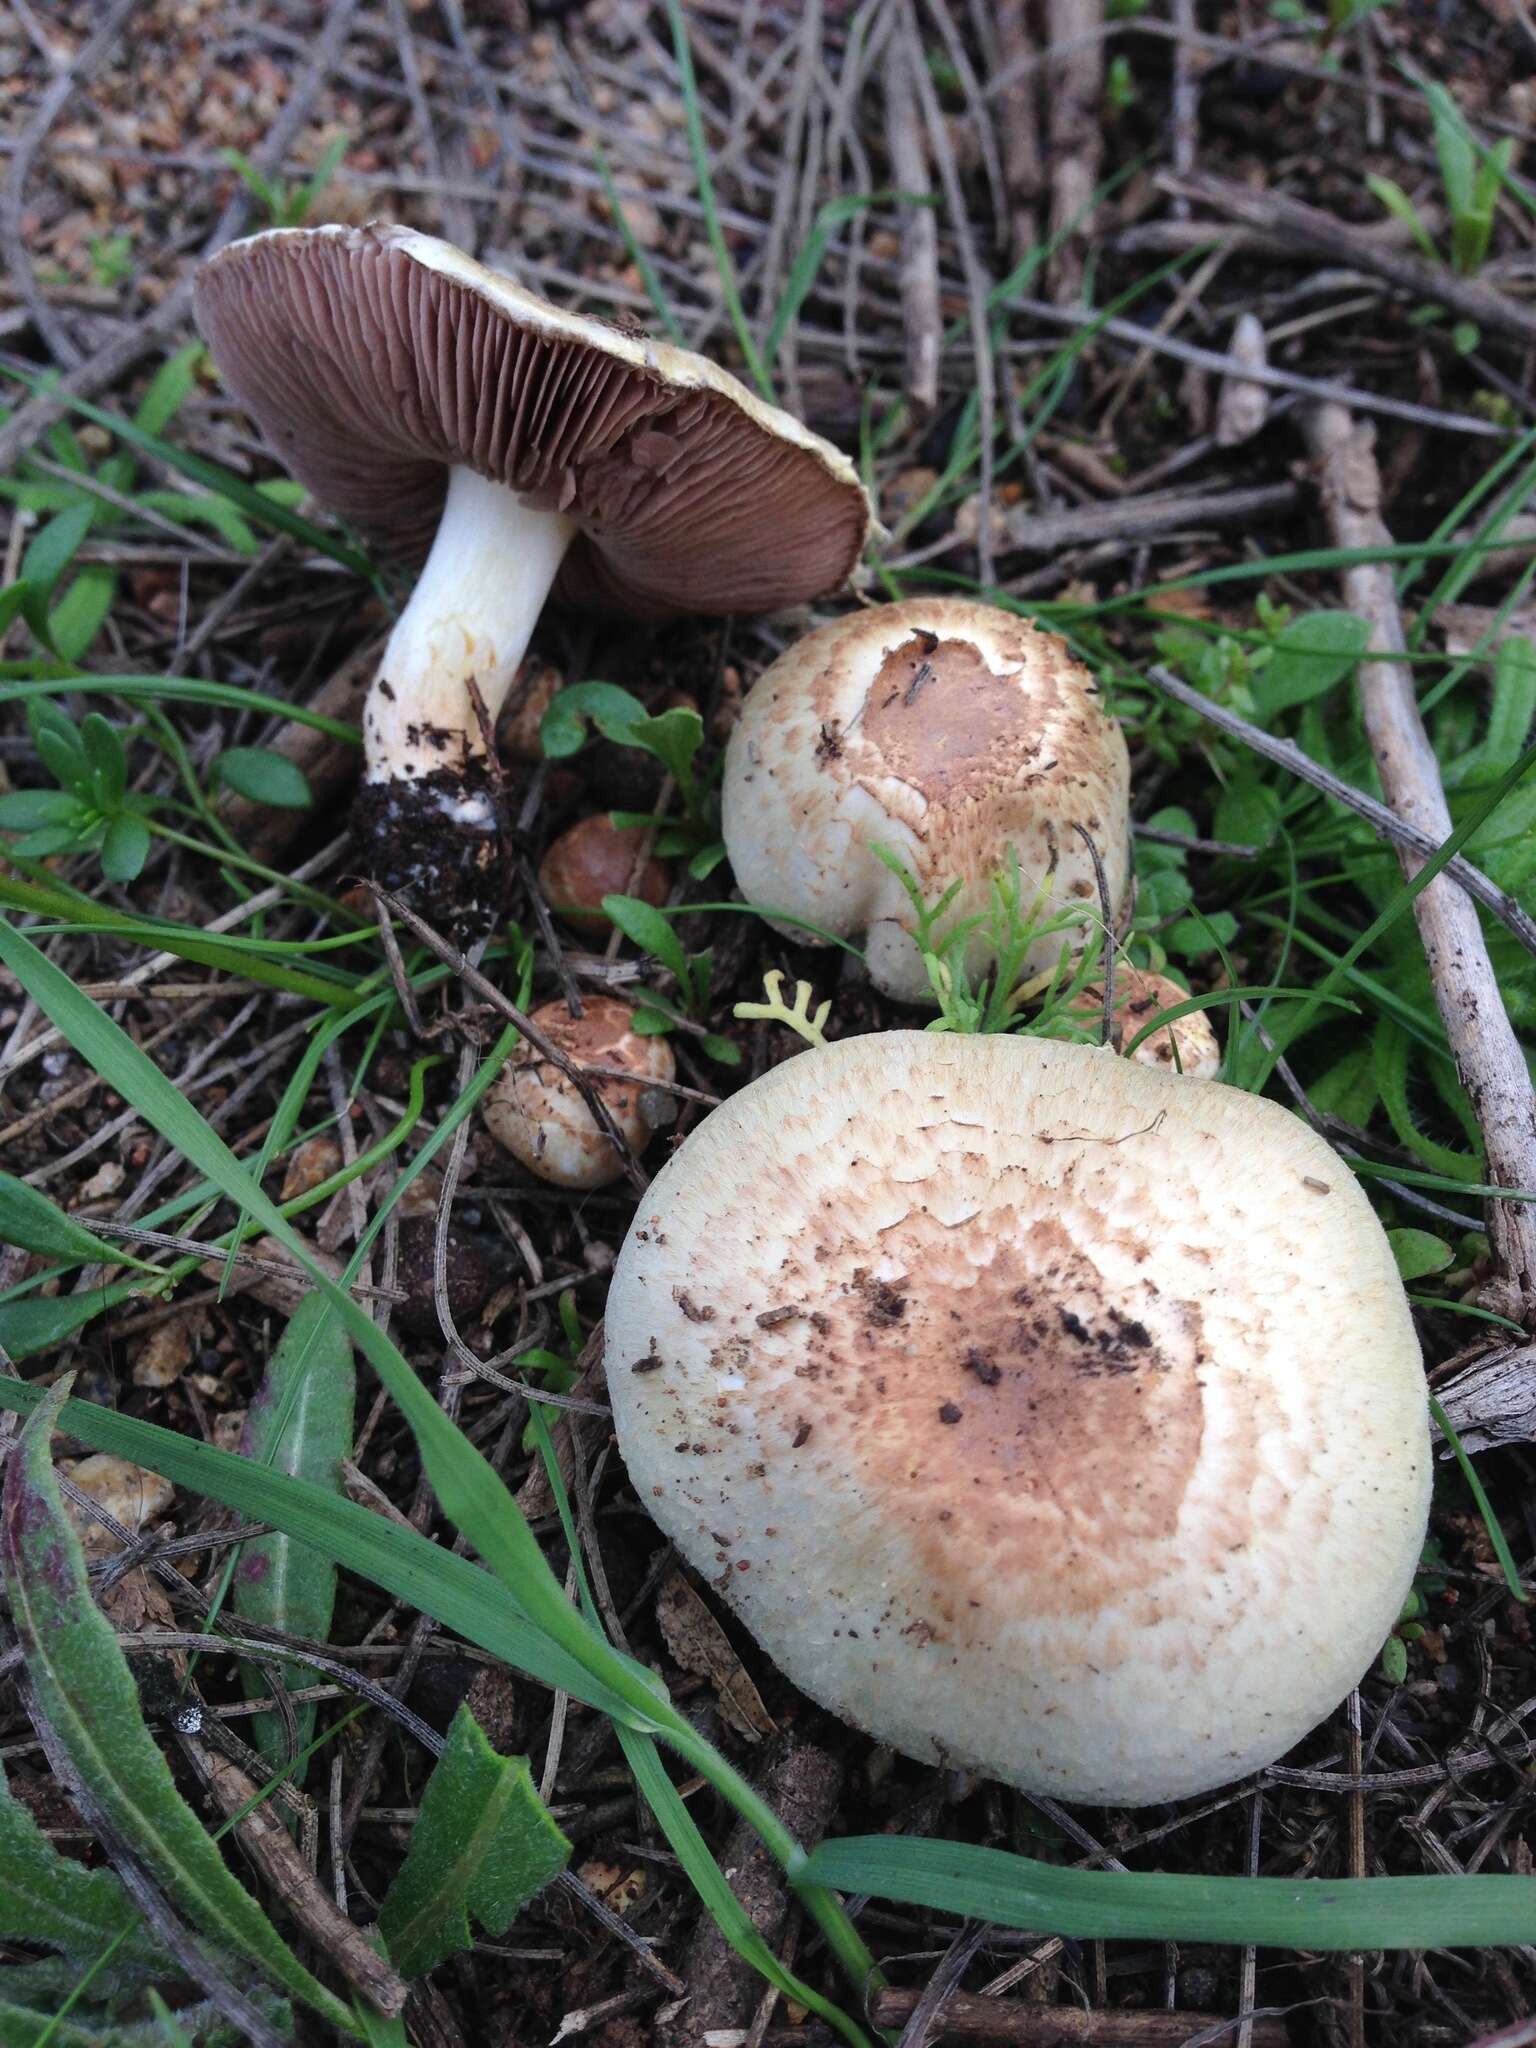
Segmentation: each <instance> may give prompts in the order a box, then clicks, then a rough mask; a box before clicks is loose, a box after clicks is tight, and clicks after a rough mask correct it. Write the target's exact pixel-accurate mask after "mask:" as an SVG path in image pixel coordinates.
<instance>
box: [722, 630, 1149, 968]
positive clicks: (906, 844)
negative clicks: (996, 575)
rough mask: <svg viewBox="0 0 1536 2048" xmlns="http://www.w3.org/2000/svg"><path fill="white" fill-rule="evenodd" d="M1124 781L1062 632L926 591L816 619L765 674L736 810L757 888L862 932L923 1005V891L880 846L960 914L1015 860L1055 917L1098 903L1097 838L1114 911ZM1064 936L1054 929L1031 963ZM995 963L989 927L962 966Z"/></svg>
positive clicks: (728, 793)
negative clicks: (919, 932) (821, 622)
mask: <svg viewBox="0 0 1536 2048" xmlns="http://www.w3.org/2000/svg"><path fill="white" fill-rule="evenodd" d="M1129 786H1130V770H1129V765H1128V761H1127V756H1126V750H1125V741H1124V738H1123V737H1122V735H1121V732H1120V728H1119V726H1118V725H1117V724H1116V722H1115V720H1114V719H1113V718H1112V717H1110V716H1109V714H1108V713H1107V712H1106V711H1105V709H1104V707H1103V704H1102V703H1101V702H1100V699H1099V694H1098V686H1097V684H1096V683H1095V681H1094V679H1093V677H1092V675H1091V674H1090V673H1089V672H1088V670H1087V669H1085V668H1084V667H1083V666H1082V665H1081V663H1079V662H1078V661H1076V660H1075V659H1074V658H1073V656H1072V655H1071V653H1070V652H1069V651H1068V649H1067V646H1066V644H1065V642H1064V641H1062V640H1060V639H1058V638H1057V637H1056V635H1055V634H1052V633H1046V632H1042V631H1041V629H1040V628H1039V627H1038V626H1034V625H1031V624H1030V623H1029V622H1028V621H1027V620H1025V619H1021V618H1017V617H1015V616H1014V614H1013V613H1011V612H1004V611H999V610H998V609H997V608H996V607H994V606H991V605H984V604H976V603H973V602H971V601H970V600H969V599H963V598H913V599H910V600H908V601H906V602H904V603H902V604H893V605H880V606H877V607H874V608H872V609H870V610H867V611H862V612H855V613H853V614H852V615H851V616H850V617H848V618H842V619H837V620H835V621H834V622H833V623H832V624H831V625H827V626H822V627H819V628H818V629H817V630H816V631H815V632H813V633H809V634H807V635H806V637H805V638H804V639H803V640H799V641H797V642H796V643H795V645H794V646H792V647H790V648H789V649H788V650H787V651H786V652H785V653H783V654H781V655H780V656H779V658H778V660H777V661H775V662H774V663H773V664H772V666H771V667H770V668H768V669H767V670H765V671H764V673H763V674H762V676H761V677H759V679H758V681H757V683H756V684H755V685H754V687H753V689H752V690H751V692H750V693H749V695H748V697H747V700H746V703H745V705H744V707H743V709H742V714H741V718H740V721H739V723H738V724H737V726H736V729H735V731H734V732H733V733H732V735H731V739H730V744H729V746H728V747H727V749H726V757H725V783H724V792H723V810H722V816H723V824H724V832H725V843H726V847H727V850H728V852H729V854H730V858H731V865H732V867H733V869H734V870H735V874H736V880H737V881H738V883H739V884H740V885H741V888H742V891H743V893H744V894H745V895H746V897H747V899H748V901H749V902H751V903H754V904H756V905H757V906H758V907H759V908H760V909H762V910H764V911H766V912H768V913H770V914H771V913H773V912H778V913H780V914H781V915H783V916H785V917H788V918H795V919H800V920H803V921H804V923H805V924H810V925H817V926H820V927H821V928H822V929H823V930H825V931H830V932H833V933H835V934H836V935H837V936H838V937H840V938H854V937H856V936H858V935H859V934H863V936H864V940H865V950H866V958H867V960H868V963H869V971H870V974H871V975H872V977H873V978H874V980H875V982H876V984H877V985H878V986H879V987H880V988H881V989H883V990H884V991H885V993H886V994H887V995H891V996H895V997H897V998H899V999H900V1000H902V1001H906V1002H919V1001H923V1000H925V999H926V998H927V997H928V995H929V987H928V980H927V975H926V972H925V969H924V966H923V961H922V956H921V954H920V953H919V951H918V948H917V945H916V944H915V942H914V940H913V937H912V932H913V927H914V923H915V916H914V911H913V907H912V903H911V901H910V899H909V897H908V895H907V893H906V891H905V890H904V889H903V888H902V885H901V880H900V878H899V876H897V875H896V874H893V873H892V871H891V869H890V868H889V867H888V866H887V865H886V864H885V862H884V861H883V860H882V859H881V858H880V855H879V854H878V853H877V851H876V849H877V847H882V846H883V847H886V848H888V849H889V850H890V851H891V852H892V853H894V854H895V855H896V856H897V857H898V858H899V859H900V861H901V862H902V863H903V864H904V866H905V867H906V869H907V871H908V872H909V873H910V875H911V876H912V878H913V880H914V881H915V882H916V883H917V885H918V887H919V889H920V891H921V893H922V895H923V897H924V898H925V900H929V901H931V900H933V899H936V898H937V897H939V896H940V895H942V893H943V892H944V891H945V890H946V889H947V888H948V887H949V885H950V884H951V883H953V882H958V883H960V884H961V885H962V886H961V889H960V892H959V895H958V896H957V897H956V899H955V902H954V904H953V907H952V910H951V913H950V916H951V920H958V919H960V918H963V917H966V916H969V915H971V914H973V913H976V912H979V911H982V910H984V909H985V908H986V906H987V901H988V892H989V888H990V884H991V880H992V877H993V876H994V875H996V874H998V873H999V872H1001V871H1003V870H1004V869H1006V867H1007V865H1008V863H1009V861H1010V858H1013V859H1016V860H1017V862H1018V868H1019V874H1020V879H1021V881H1022V883H1023V888H1024V900H1025V902H1026V904H1027V903H1029V902H1030V901H1031V900H1032V899H1033V897H1034V896H1035V894H1036V892H1037V891H1038V892H1039V895H1040V908H1041V914H1042V917H1044V916H1047V915H1049V914H1050V913H1052V912H1054V911H1058V910H1061V909H1063V908H1064V907H1065V906H1067V905H1069V904H1071V903H1074V902H1087V903H1091V904H1094V905H1097V902H1098V886H1097V878H1096V875H1095V871H1094V866H1093V852H1092V851H1091V850H1090V848H1089V846H1088V844H1087V841H1086V839H1085V838H1084V836H1083V835H1084V834H1086V835H1087V836H1088V838H1091V839H1092V841H1093V845H1094V847H1095V848H1096V849H1097V852H1098V855H1099V858H1100V860H1101V862H1102V864H1103V868H1104V874H1105V879H1106V883H1107V886H1108V890H1109V895H1110V901H1111V905H1112V907H1118V905H1119V903H1120V900H1121V898H1122V896H1123V895H1124V892H1125V885H1126V878H1127V875H1128V872H1129V863H1130V817H1129ZM1079 828H1080V829H1079ZM796 936H797V937H799V938H801V939H802V940H808V939H810V936H811V935H810V934H808V933H807V932H805V931H804V930H803V929H801V930H799V931H798V932H797V934H796ZM812 942H814V941H812ZM1061 943H1062V941H1061V937H1060V934H1059V933H1058V934H1056V935H1055V936H1049V935H1042V937H1041V939H1040V940H1039V941H1038V942H1037V944H1036V945H1035V946H1034V947H1033V948H1031V951H1030V954H1029V956H1028V958H1027V959H1026V961H1025V962H1024V966H1025V968H1026V970H1027V969H1030V968H1040V967H1045V966H1048V965H1049V964H1050V962H1051V960H1052V959H1054V958H1055V957H1056V954H1057V953H1058V952H1059V949H1060V946H1061ZM986 959H987V954H986V944H985V940H984V939H982V938H981V937H979V936H978V937H977V938H976V939H975V940H974V941H973V943H972V946H971V949H970V958H969V960H968V963H967V964H968V965H969V966H970V967H971V968H972V970H973V971H980V970H981V969H982V968H983V967H984V966H985V965H986Z"/></svg>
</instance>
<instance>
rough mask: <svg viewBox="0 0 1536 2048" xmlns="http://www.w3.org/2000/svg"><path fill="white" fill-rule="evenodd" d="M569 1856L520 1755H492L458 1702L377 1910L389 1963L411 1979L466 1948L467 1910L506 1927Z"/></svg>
mask: <svg viewBox="0 0 1536 2048" xmlns="http://www.w3.org/2000/svg"><path fill="white" fill-rule="evenodd" d="M570 1855H571V1845H570V1843H569V1842H568V1841H567V1840H566V1839H565V1836H564V1835H562V1834H561V1832H560V1830H559V1828H557V1827H556V1826H555V1823H554V1821H553V1820H552V1819H551V1818H550V1814H549V1809H548V1807H547V1806H546V1805H545V1804H544V1802H543V1800H542V1799H540V1797H539V1795H538V1793H537V1792H536V1791H535V1790H534V1785H533V1777H532V1774H531V1773H530V1771H529V1769H528V1759H527V1758H526V1757H521V1756H520V1757H506V1756H498V1755H497V1753H496V1751H495V1750H494V1749H492V1747H491V1745H490V1743H489V1742H488V1741H487V1740H486V1737H485V1734H484V1731H483V1730H482V1729H481V1727H480V1725H479V1723H478V1722H477V1721H476V1719H475V1717H474V1715H473V1714H472V1713H471V1712H470V1711H469V1708H468V1707H466V1706H460V1708H459V1710H458V1712H457V1713H456V1714H455V1715H454V1717H453V1726H452V1727H451V1728H450V1729H449V1731H448V1746H447V1748H446V1749H445V1750H444V1751H443V1753H442V1756H441V1757H440V1758H439V1759H438V1764H437V1768H436V1769H435V1770H434V1771H433V1773H432V1776H431V1777H430V1778H429V1779H428V1780H427V1789H426V1791H425V1793H424V1794H423V1795H422V1801H421V1811H420V1813H419V1814H418V1816H417V1819H416V1825H415V1827H414V1828H413V1829H412V1831H411V1843H410V1847H409V1849H408V1850H407V1851H406V1857H405V1862H404V1863H403V1864H402V1865H401V1868H400V1873H399V1875H398V1876H397V1877H396V1879H395V1881H394V1883H393V1884H392V1885H391V1886H390V1888H389V1892H388V1894H387V1896H386V1897H385V1900H384V1904H383V1907H382V1909H381V1910H380V1913H379V1928H380V1931H381V1932H382V1934H383V1936H384V1939H385V1940H386V1941H387V1942H388V1944H389V1953H390V1956H391V1958H392V1959H393V1961H394V1965H395V1968H396V1969H397V1970H399V1971H400V1972H401V1974H402V1975H403V1976H406V1977H420V1976H422V1975H423V1974H424V1973H425V1972H426V1971H428V1970H431V1969H435V1968H436V1966H437V1965H438V1964H439V1963H441V1962H445V1961H446V1960H447V1958H448V1957H449V1956H451V1955H456V1954H457V1953H458V1951H459V1950H460V1949H466V1948H468V1947H469V1946H470V1944H471V1942H472V1941H473V1940H474V1936H473V1934H472V1933H471V1931H470V1925H469V1916H470V1914H471V1913H473V1914H474V1916H475V1919H476V1920H477V1921H479V1923H480V1925H481V1926H482V1927H483V1928H484V1929H485V1931H486V1932H487V1933H488V1934H493V1935H494V1934H505V1932H506V1931H507V1929H508V1928H509V1927H510V1926H511V1924H512V1922H513V1920H514V1919H515V1918H516V1917H517V1915H518V1914H519V1913H520V1912H521V1911H522V1910H523V1907H524V1906H526V1905H527V1903H528V1901H529V1900H530V1899H531V1898H532V1897H533V1896H534V1894H535V1892H539V1891H542V1890H543V1888H544V1886H545V1885H547V1884H549V1883H550V1882H551V1880H552V1879H554V1878H556V1877H558V1876H559V1874H560V1872H561V1871H562V1870H564V1868H565V1866H566V1864H567V1863H568V1862H569V1861H570Z"/></svg>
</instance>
